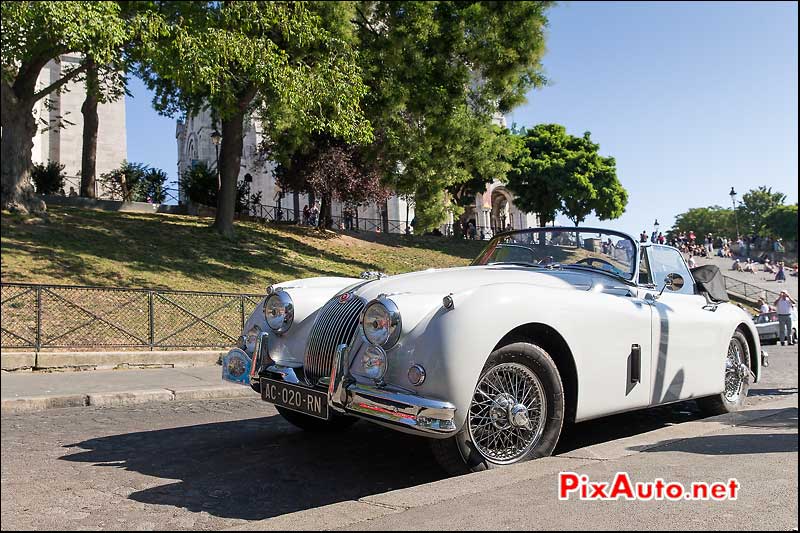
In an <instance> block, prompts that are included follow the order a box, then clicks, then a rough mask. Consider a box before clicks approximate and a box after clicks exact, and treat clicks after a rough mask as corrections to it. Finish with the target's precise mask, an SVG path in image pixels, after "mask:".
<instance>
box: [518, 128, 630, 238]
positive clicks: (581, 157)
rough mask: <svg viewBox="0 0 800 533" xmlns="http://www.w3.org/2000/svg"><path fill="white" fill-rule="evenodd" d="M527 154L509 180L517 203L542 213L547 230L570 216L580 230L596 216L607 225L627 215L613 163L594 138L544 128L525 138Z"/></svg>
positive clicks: (624, 193) (623, 192) (625, 195)
mask: <svg viewBox="0 0 800 533" xmlns="http://www.w3.org/2000/svg"><path fill="white" fill-rule="evenodd" d="M521 138H522V140H523V142H524V145H525V148H526V151H525V152H524V153H523V155H522V156H521V157H520V158H519V159H518V160H517V161H516V163H515V165H514V169H513V170H512V171H511V172H510V173H509V176H508V188H509V189H510V190H511V191H512V192H513V193H514V194H515V196H516V198H515V200H514V201H515V203H516V205H517V206H519V207H520V208H521V209H523V210H525V211H528V212H535V213H539V216H540V217H541V222H542V224H546V223H547V222H549V221H552V220H554V219H555V216H556V213H557V212H561V213H564V214H565V215H566V216H567V217H568V218H569V219H570V220H572V221H573V223H574V224H575V225H579V224H580V223H581V222H583V221H584V220H585V219H586V217H587V216H588V215H589V214H590V213H592V212H594V213H595V215H596V216H597V217H598V218H600V219H601V220H608V219H613V218H618V217H619V216H621V215H622V213H623V212H624V211H625V206H626V205H627V203H628V193H627V191H626V190H625V188H624V187H623V186H622V184H621V183H620V182H619V180H618V179H617V172H616V162H615V160H614V158H613V157H603V156H601V155H600V154H599V153H598V151H599V149H600V145H599V144H597V143H594V142H593V141H592V139H591V135H590V133H589V132H586V133H584V134H583V136H582V137H575V136H572V135H570V134H568V133H567V131H566V128H564V126H561V125H559V124H540V125H537V126H535V127H533V128H531V129H529V130H526V131H523V132H521Z"/></svg>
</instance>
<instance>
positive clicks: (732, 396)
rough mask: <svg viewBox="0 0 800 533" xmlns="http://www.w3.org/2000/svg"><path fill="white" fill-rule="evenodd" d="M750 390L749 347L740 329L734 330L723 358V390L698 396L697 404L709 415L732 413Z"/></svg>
mask: <svg viewBox="0 0 800 533" xmlns="http://www.w3.org/2000/svg"><path fill="white" fill-rule="evenodd" d="M749 390H750V347H749V345H748V344H747V339H746V338H745V336H744V334H743V333H742V332H741V331H738V330H737V331H736V333H734V334H733V337H731V340H730V342H729V343H728V355H727V358H726V360H725V391H724V392H722V393H721V394H717V395H714V396H708V397H707V398H700V399H698V400H697V404H698V405H699V406H700V409H702V410H703V411H704V412H705V413H707V414H709V415H721V414H725V413H732V412H734V411H738V410H740V409H741V408H742V407H744V403H745V401H746V400H747V392H748V391H749Z"/></svg>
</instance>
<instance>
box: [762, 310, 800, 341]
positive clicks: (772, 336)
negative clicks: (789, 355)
mask: <svg viewBox="0 0 800 533" xmlns="http://www.w3.org/2000/svg"><path fill="white" fill-rule="evenodd" d="M754 320H755V323H756V329H757V330H758V337H759V339H761V344H777V343H778V340H779V339H778V313H776V312H775V311H770V312H769V313H761V314H759V315H758V316H756V317H755V318H754ZM789 333H790V335H791V341H792V342H794V343H797V309H792V328H791V331H790V332H789Z"/></svg>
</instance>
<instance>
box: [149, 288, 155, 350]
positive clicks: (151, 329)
mask: <svg viewBox="0 0 800 533" xmlns="http://www.w3.org/2000/svg"><path fill="white" fill-rule="evenodd" d="M153 304H154V302H153V291H147V310H148V311H147V314H148V315H149V318H150V327H149V339H150V351H151V352H152V351H153V346H154V344H155V338H156V336H155V329H156V328H155V313H154V310H155V305H153Z"/></svg>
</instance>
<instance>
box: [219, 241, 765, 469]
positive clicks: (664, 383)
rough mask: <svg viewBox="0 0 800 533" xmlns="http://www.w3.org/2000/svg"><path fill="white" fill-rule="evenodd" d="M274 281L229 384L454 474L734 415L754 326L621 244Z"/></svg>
mask: <svg viewBox="0 0 800 533" xmlns="http://www.w3.org/2000/svg"><path fill="white" fill-rule="evenodd" d="M366 277H367V278H369V279H354V278H337V277H318V278H310V279H298V280H294V281H288V282H284V283H278V284H275V285H272V286H271V287H269V288H268V289H267V296H266V297H265V298H264V300H263V301H262V302H261V303H260V304H259V306H258V307H257V309H256V310H255V312H253V314H252V315H251V316H250V318H249V319H248V320H247V323H246V326H245V334H244V335H243V336H242V343H241V346H240V347H238V348H235V349H233V350H231V351H230V352H229V353H228V355H227V356H226V357H225V359H224V361H223V375H224V377H225V379H228V380H231V381H238V382H240V383H243V384H247V385H250V386H251V387H252V388H253V389H254V390H256V391H258V392H260V394H261V397H262V399H263V400H265V401H267V402H269V403H272V404H274V405H275V406H276V408H277V410H278V412H279V413H280V414H281V415H283V416H284V417H285V418H286V419H287V420H288V421H289V422H291V423H293V424H294V425H296V426H298V427H300V428H303V429H307V430H313V431H328V430H341V429H343V428H346V427H347V426H349V425H350V424H352V423H353V422H354V421H356V420H357V419H364V420H368V421H370V422H374V423H377V424H381V425H384V426H386V427H389V428H392V429H395V430H398V431H403V432H406V433H412V434H415V435H419V436H422V437H428V438H429V439H430V443H431V446H432V448H433V451H434V454H435V456H436V457H437V459H438V460H439V461H440V463H441V464H442V465H443V466H444V467H445V468H446V469H447V470H448V471H450V472H452V473H462V472H468V471H479V470H484V469H487V468H494V467H498V466H502V465H509V464H514V463H518V462H520V461H524V460H528V459H533V458H537V457H543V456H547V455H550V454H551V453H552V451H553V449H554V448H555V446H556V444H557V442H558V439H559V436H560V435H561V430H562V427H563V425H564V424H565V423H567V422H582V421H584V420H590V419H593V418H598V417H603V416H606V415H610V414H614V413H621V412H625V411H632V410H635V409H643V408H648V407H652V406H656V405H662V404H667V403H671V402H678V401H682V400H687V399H690V398H691V399H697V400H698V403H699V404H700V405H701V406H702V407H703V408H704V409H705V410H707V411H708V412H710V413H725V412H730V411H735V410H738V409H739V408H741V407H742V405H743V404H744V402H745V399H746V397H747V391H748V388H749V386H750V384H751V383H753V382H754V381H757V380H758V379H759V376H760V370H761V369H760V362H761V356H762V352H761V345H760V342H759V335H758V332H757V331H756V327H755V324H754V323H753V321H752V320H751V319H750V316H749V315H748V314H747V313H746V312H745V311H744V310H743V309H740V308H739V307H737V306H735V305H732V304H730V303H727V293H726V292H725V290H724V284H723V281H722V276H721V274H720V272H719V270H718V269H717V268H716V267H713V266H704V267H699V268H697V269H695V271H694V273H693V272H691V271H690V270H689V268H687V266H686V263H685V261H684V259H683V257H682V256H681V254H680V252H679V251H678V250H677V249H675V248H673V247H670V246H664V245H657V244H649V243H647V244H640V243H637V242H636V240H635V239H633V238H631V237H630V236H628V235H626V234H623V233H619V232H616V231H609V230H603V229H593V228H558V227H548V228H534V229H528V230H519V231H511V232H507V233H502V234H499V235H497V236H495V237H494V238H493V239H492V240H491V241H490V242H489V243H488V244H487V246H486V248H485V249H484V251H483V252H482V253H481V254H480V255H479V256H478V257H477V259H475V261H473V263H472V264H471V265H470V266H466V267H460V268H449V269H429V270H423V271H419V272H413V273H408V274H401V275H396V276H390V277H385V276H376V275H368V276H366Z"/></svg>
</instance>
